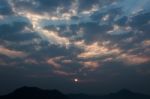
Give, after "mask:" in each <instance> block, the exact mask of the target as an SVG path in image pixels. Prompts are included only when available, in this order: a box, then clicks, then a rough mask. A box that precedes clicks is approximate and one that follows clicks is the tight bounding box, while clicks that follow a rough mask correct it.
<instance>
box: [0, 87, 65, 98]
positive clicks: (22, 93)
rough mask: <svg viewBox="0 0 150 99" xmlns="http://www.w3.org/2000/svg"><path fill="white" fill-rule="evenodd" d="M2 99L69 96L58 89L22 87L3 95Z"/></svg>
mask: <svg viewBox="0 0 150 99" xmlns="http://www.w3.org/2000/svg"><path fill="white" fill-rule="evenodd" d="M0 99H68V97H67V96H66V95H64V94H62V93H61V92H59V91H57V90H43V89H40V88H36V87H22V88H19V89H16V90H15V91H14V92H12V93H10V94H8V95H5V96H1V97H0Z"/></svg>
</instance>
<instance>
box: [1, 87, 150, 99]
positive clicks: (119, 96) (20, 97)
mask: <svg viewBox="0 0 150 99" xmlns="http://www.w3.org/2000/svg"><path fill="white" fill-rule="evenodd" d="M0 99H150V96H149V95H145V94H140V93H134V92H131V91H129V90H127V89H122V90H120V91H118V92H116V93H110V94H107V95H87V94H69V95H64V94H62V93H61V92H59V91H58V90H43V89H40V88H37V87H26V86H25V87H21V88H19V89H16V90H15V91H14V92H12V93H10V94H8V95H4V96H0Z"/></svg>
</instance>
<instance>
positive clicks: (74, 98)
mask: <svg viewBox="0 0 150 99" xmlns="http://www.w3.org/2000/svg"><path fill="white" fill-rule="evenodd" d="M68 96H69V98H70V99H150V96H149V95H144V94H140V93H133V92H131V91H129V90H126V89H122V90H120V91H118V92H116V93H111V94H107V95H86V94H70V95H68Z"/></svg>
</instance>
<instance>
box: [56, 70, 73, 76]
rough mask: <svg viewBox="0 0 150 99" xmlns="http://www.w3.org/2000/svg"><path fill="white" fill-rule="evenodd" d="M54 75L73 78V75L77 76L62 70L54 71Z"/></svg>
mask: <svg viewBox="0 0 150 99" xmlns="http://www.w3.org/2000/svg"><path fill="white" fill-rule="evenodd" d="M53 73H54V74H56V75H60V76H73V75H75V73H69V72H65V71H62V70H54V71H53Z"/></svg>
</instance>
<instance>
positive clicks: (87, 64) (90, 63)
mask: <svg viewBox="0 0 150 99" xmlns="http://www.w3.org/2000/svg"><path fill="white" fill-rule="evenodd" d="M80 63H81V65H83V69H90V70H96V69H97V68H98V67H100V63H99V62H97V61H85V62H80Z"/></svg>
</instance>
